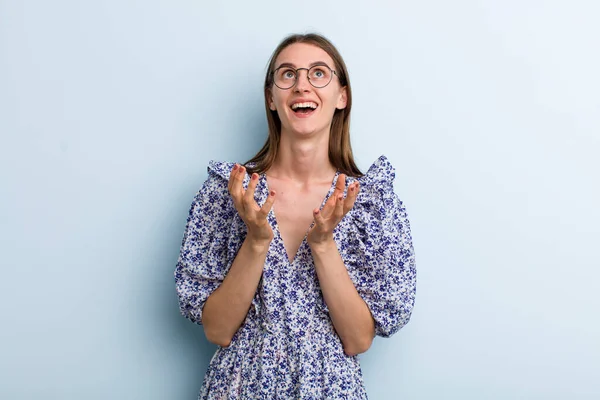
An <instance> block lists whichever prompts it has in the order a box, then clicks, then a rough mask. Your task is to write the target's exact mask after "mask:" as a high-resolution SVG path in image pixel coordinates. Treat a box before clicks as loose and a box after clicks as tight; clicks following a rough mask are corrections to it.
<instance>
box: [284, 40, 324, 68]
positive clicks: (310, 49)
mask: <svg viewBox="0 0 600 400" xmlns="http://www.w3.org/2000/svg"><path fill="white" fill-rule="evenodd" d="M319 61H322V62H325V63H326V64H327V65H329V66H330V67H332V68H333V66H334V63H333V59H332V58H331V57H330V56H329V54H327V52H326V51H325V50H323V49H322V48H320V47H318V46H315V45H313V44H308V43H294V44H291V45H289V46H288V47H286V48H285V49H283V50H282V51H281V53H279V55H278V56H277V59H276V61H275V67H277V66H278V65H281V64H283V63H290V64H293V65H295V66H296V67H307V66H308V65H310V64H312V63H316V62H319Z"/></svg>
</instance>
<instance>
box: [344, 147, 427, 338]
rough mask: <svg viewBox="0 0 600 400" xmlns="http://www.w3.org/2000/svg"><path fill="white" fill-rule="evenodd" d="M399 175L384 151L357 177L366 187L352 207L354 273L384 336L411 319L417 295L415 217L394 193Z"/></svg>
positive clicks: (349, 253) (351, 269)
mask: <svg viewBox="0 0 600 400" xmlns="http://www.w3.org/2000/svg"><path fill="white" fill-rule="evenodd" d="M394 178H395V171H394V168H393V166H392V165H391V163H390V162H389V161H388V160H387V158H385V156H381V157H380V158H379V159H378V160H377V161H376V162H375V163H374V164H373V165H372V166H371V167H370V168H369V170H368V172H367V173H366V174H365V175H364V176H362V177H361V178H359V179H358V180H359V182H360V184H361V189H360V193H359V196H358V198H357V201H356V203H355V205H354V208H353V210H352V211H351V212H350V215H351V216H352V217H353V225H354V229H352V230H351V232H350V235H349V238H348V239H349V241H350V242H349V243H348V245H349V247H350V248H348V249H347V250H348V251H347V256H348V264H349V265H348V270H349V274H350V276H351V278H352V280H353V282H354V284H355V286H356V288H357V291H358V293H359V294H360V296H361V297H362V298H363V300H364V301H365V302H366V303H367V305H368V307H369V309H370V310H371V314H372V315H373V318H374V320H375V333H376V334H377V335H378V336H382V337H389V336H391V335H393V334H395V333H396V332H397V331H398V330H400V328H402V327H403V326H404V325H406V324H407V323H408V321H409V319H410V316H411V313H412V309H413V306H414V302H415V294H416V267H415V255H414V249H413V244H412V237H411V231H410V222H409V220H408V216H407V212H406V208H405V206H404V204H403V203H402V201H401V200H400V199H399V198H398V196H397V195H396V193H395V192H394V187H393V182H394Z"/></svg>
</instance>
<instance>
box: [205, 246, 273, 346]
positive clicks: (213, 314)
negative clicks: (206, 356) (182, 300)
mask: <svg viewBox="0 0 600 400" xmlns="http://www.w3.org/2000/svg"><path fill="white" fill-rule="evenodd" d="M268 249H269V244H265V243H264V242H263V243H256V242H254V241H252V240H250V239H249V238H246V240H245V241H244V243H243V244H242V247H241V248H240V250H239V252H238V254H237V256H236V258H235V260H234V261H233V264H232V265H231V268H230V269H229V272H228V273H227V276H226V277H225V279H224V280H223V283H221V285H220V286H219V288H218V289H216V290H215V291H214V292H213V293H212V294H211V295H210V296H209V298H208V299H207V300H206V303H205V305H204V309H203V311H202V324H203V325H204V332H205V334H206V337H207V339H208V340H209V341H210V342H212V343H215V344H217V345H220V346H223V347H227V346H229V343H230V342H231V338H232V337H233V335H234V334H235V332H237V330H238V329H239V327H240V325H241V324H242V323H243V322H244V319H245V318H246V315H247V314H248V310H249V308H250V304H251V302H252V298H253V297H254V295H255V293H256V288H257V287H258V283H259V282H260V278H261V275H262V272H263V266H264V263H265V258H266V256H267V251H268Z"/></svg>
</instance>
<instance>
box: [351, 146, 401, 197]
mask: <svg viewBox="0 0 600 400" xmlns="http://www.w3.org/2000/svg"><path fill="white" fill-rule="evenodd" d="M395 178H396V169H395V168H394V166H393V165H392V163H391V162H390V160H388V158H387V157H386V156H385V155H381V156H379V158H377V159H376V160H375V161H374V162H373V164H371V166H370V167H369V169H368V170H367V172H366V173H365V174H364V175H363V176H361V177H359V178H356V180H357V181H358V183H359V184H360V187H361V189H360V190H361V192H364V191H366V192H369V191H373V190H374V191H380V190H382V189H388V190H392V191H393V184H394V179H395Z"/></svg>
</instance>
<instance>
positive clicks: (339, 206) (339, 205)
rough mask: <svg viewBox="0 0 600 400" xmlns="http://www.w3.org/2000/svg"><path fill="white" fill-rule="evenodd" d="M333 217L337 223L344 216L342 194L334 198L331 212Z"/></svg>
mask: <svg viewBox="0 0 600 400" xmlns="http://www.w3.org/2000/svg"><path fill="white" fill-rule="evenodd" d="M333 215H334V216H335V219H336V220H337V221H339V220H341V219H342V217H343V216H344V195H343V194H340V195H339V196H338V197H337V198H336V202H335V210H334V212H333Z"/></svg>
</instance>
